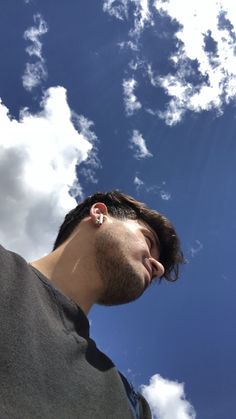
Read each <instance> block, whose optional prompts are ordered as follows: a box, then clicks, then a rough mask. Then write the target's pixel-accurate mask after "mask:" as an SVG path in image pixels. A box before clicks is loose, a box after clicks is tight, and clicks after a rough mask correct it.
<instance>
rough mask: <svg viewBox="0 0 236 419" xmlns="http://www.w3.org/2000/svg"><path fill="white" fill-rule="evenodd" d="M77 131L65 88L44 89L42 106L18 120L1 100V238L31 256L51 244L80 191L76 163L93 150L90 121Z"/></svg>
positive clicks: (27, 112) (31, 257)
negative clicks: (38, 110)
mask: <svg viewBox="0 0 236 419" xmlns="http://www.w3.org/2000/svg"><path fill="white" fill-rule="evenodd" d="M83 124H84V125H86V127H87V128H86V130H84V131H80V132H79V131H78V130H77V129H76V128H75V126H74V124H73V123H72V121H71V110H70V108H69V106H68V103H67V98H66V90H65V89H64V88H63V87H54V88H50V89H48V91H47V92H46V93H45V96H44V97H43V100H42V103H41V111H40V112H38V113H37V114H32V113H30V111H29V110H28V109H22V110H21V112H20V117H19V120H16V119H14V118H12V117H11V116H10V113H9V110H8V109H7V108H6V106H4V104H3V103H0V127H1V128H0V129H1V135H0V195H1V197H2V200H1V206H0V243H1V244H3V245H5V246H6V247H7V248H9V249H12V250H15V251H16V252H19V253H20V254H22V255H23V256H25V257H26V258H27V259H29V260H31V259H34V258H36V257H39V256H42V254H44V253H46V252H48V251H49V250H50V249H51V246H52V244H53V240H54V239H55V234H56V231H57V228H58V226H59V224H60V223H61V221H62V219H63V218H64V215H65V213H66V212H67V211H68V210H69V209H71V208H73V207H74V206H75V205H76V200H75V197H76V196H78V195H80V196H81V195H82V188H81V185H80V184H79V182H78V180H77V176H76V170H75V168H76V165H78V164H80V163H81V162H83V161H85V160H86V159H87V158H88V156H89V153H90V151H91V150H92V143H91V138H92V137H94V135H95V134H94V133H93V132H92V130H91V122H90V121H87V120H86V119H85V118H83Z"/></svg>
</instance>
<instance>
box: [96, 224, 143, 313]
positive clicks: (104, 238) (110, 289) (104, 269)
mask: <svg viewBox="0 0 236 419" xmlns="http://www.w3.org/2000/svg"><path fill="white" fill-rule="evenodd" d="M117 237H118V235H117V233H115V232H114V233H113V232H111V231H103V232H102V234H99V235H98V236H97V238H96V241H95V258H96V265H97V269H98V272H99V276H100V278H101V280H102V281H103V284H104V291H103V293H102V295H101V297H100V298H99V300H98V301H97V303H98V304H102V305H107V306H110V305H118V304H125V303H129V302H131V301H134V300H136V299H137V298H138V297H140V296H141V295H142V293H143V292H144V290H145V285H144V284H143V281H142V278H140V273H138V272H137V271H136V270H135V267H134V266H132V264H131V263H130V262H129V260H128V257H127V255H128V250H129V247H128V246H127V245H126V244H125V243H124V242H123V243H122V241H121V240H119V237H118V239H117Z"/></svg>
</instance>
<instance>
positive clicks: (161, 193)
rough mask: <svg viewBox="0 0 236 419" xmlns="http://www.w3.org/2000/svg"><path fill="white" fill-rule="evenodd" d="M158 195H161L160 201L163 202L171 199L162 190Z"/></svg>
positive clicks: (167, 193) (168, 194) (169, 195)
mask: <svg viewBox="0 0 236 419" xmlns="http://www.w3.org/2000/svg"><path fill="white" fill-rule="evenodd" d="M160 195H161V199H163V200H164V201H169V200H170V199H171V194H170V192H166V191H164V190H163V189H162V190H161V191H160Z"/></svg>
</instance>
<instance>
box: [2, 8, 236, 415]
mask: <svg viewBox="0 0 236 419" xmlns="http://www.w3.org/2000/svg"><path fill="white" fill-rule="evenodd" d="M68 4H69V5H68ZM235 15H236V14H235V6H234V5H233V2H231V1H229V0H224V2H223V1H214V0H213V1H212V2H211V4H210V5H209V7H208V10H206V8H205V2H203V1H195V0H193V1H192V2H187V1H186V0H185V1H184V0H175V1H174V0H169V1H161V0H156V1H153V0H149V1H148V0H120V1H119V0H117V1H113V0H103V1H102V0H100V1H93V2H82V1H79V0H71V1H70V2H69V3H66V2H64V1H61V0H60V1H51V2H48V1H46V0H40V1H39V0H28V1H26V0H25V1H24V0H11V1H2V4H1V14H0V46H1V48H0V51H1V57H2V58H1V73H0V98H1V104H0V130H1V133H0V192H1V196H2V200H1V208H0V241H1V243H2V244H3V245H5V246H6V247H7V248H9V249H12V250H15V251H17V252H18V253H20V254H22V255H23V256H25V257H26V258H27V259H28V260H31V259H33V258H36V257H39V256H41V255H43V254H45V253H47V252H48V251H50V247H51V245H52V243H53V240H54V238H55V235H56V231H57V228H58V226H59V225H60V222H61V220H62V218H63V216H64V214H65V213H66V211H67V210H68V209H70V208H72V207H73V206H75V203H76V201H75V198H76V197H77V199H80V197H83V196H86V195H88V194H91V193H94V192H95V191H98V190H110V189H113V188H119V189H121V190H123V191H124V192H126V193H129V194H131V195H133V196H135V197H136V198H137V199H139V200H141V201H143V202H146V204H147V205H149V206H151V207H153V208H155V209H157V210H159V211H160V212H163V213H165V214H166V215H167V216H168V217H169V218H170V219H171V220H172V221H173V223H174V224H175V226H176V228H177V231H178V232H179V235H180V237H181V242H182V246H183V249H184V253H185V256H186V258H187V260H188V263H187V264H186V265H185V266H184V267H183V269H182V271H181V278H180V280H179V281H178V282H177V283H175V284H168V283H165V282H163V283H162V284H161V285H157V286H156V285H155V286H152V287H151V288H150V289H149V290H148V291H147V292H146V294H145V295H144V296H143V297H142V298H141V299H140V300H139V301H136V302H134V303H132V304H129V305H125V306H120V307H113V308H103V307H95V308H93V309H92V311H91V313H90V315H89V318H90V321H91V331H92V336H93V337H94V339H95V340H96V342H97V344H98V346H99V347H100V348H102V349H103V350H104V351H105V352H106V353H107V354H108V355H109V356H110V357H111V358H112V359H113V360H114V361H115V362H116V364H117V366H118V367H119V369H120V370H121V371H122V372H123V373H124V374H125V375H126V376H127V377H128V378H129V379H130V380H131V381H132V383H133V384H134V386H135V387H136V388H139V387H140V386H145V387H142V389H143V391H144V395H145V396H146V397H147V398H148V399H149V401H150V404H151V406H152V410H153V415H154V418H159V419H175V418H176V419H177V418H178V419H189V418H191V419H192V418H195V417H197V418H199V419H222V418H226V419H234V417H235V413H234V411H235V406H234V387H235V377H236V366H235V365H236V363H235V353H236V339H235V337H234V335H235V334H234V329H233V319H234V317H235V315H236V307H235V291H236V285H235V283H234V278H235V265H234V259H235V243H234V242H235V232H236V221H235V195H234V187H233V184H234V175H235V156H236V143H235V115H236V109H235V99H236V70H235V69H236V53H235V51H236V19H235ZM150 380H151V381H150ZM165 401H167V403H165ZM177 414H178V415H179V416H177Z"/></svg>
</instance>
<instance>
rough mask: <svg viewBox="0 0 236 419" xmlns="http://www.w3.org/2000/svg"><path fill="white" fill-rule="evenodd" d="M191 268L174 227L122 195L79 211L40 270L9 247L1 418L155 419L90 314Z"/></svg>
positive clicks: (1, 306) (99, 197) (1, 252)
mask: <svg viewBox="0 0 236 419" xmlns="http://www.w3.org/2000/svg"><path fill="white" fill-rule="evenodd" d="M182 262H183V256H182V252H181V250H180V245H179V240H178V237H177V235H176V232H175V230H174V228H173V226H172V225H171V223H170V222H169V221H168V220H167V219H166V218H165V217H164V216H162V215H161V214H159V213H157V212H155V211H152V210H150V209H148V208H146V207H145V206H144V205H143V204H141V203H140V202H138V201H136V200H135V199H133V198H132V197H130V196H128V195H125V194H122V193H121V192H118V191H112V192H108V193H97V194H95V195H93V196H91V197H89V198H87V199H85V200H84V201H83V202H82V203H80V204H79V205H78V206H77V207H76V208H75V209H74V210H72V211H70V212H69V213H68V214H67V215H66V217H65V220H64V222H63V224H62V226H61V227H60V230H59V233H58V237H57V239H56V241H55V245H54V248H53V251H52V252H51V253H50V254H48V255H47V256H45V257H43V258H41V259H39V260H36V261H34V262H32V263H31V264H28V263H27V262H26V261H25V260H24V259H22V258H21V257H20V256H19V255H16V254H15V253H13V252H9V251H7V250H5V249H4V248H3V247H0V263H1V265H0V266H1V269H0V287H1V288H0V289H1V291H0V316H1V317H0V318H1V326H0V418H2V419H5V418H6V419H8V418H9V419H37V418H38V419H77V418H81V419H110V418H112V419H113V418H114V419H129V418H130V419H131V418H146V419H147V418H151V414H150V409H149V407H148V405H147V402H146V401H145V400H144V398H143V397H142V396H141V395H139V394H137V393H136V392H135V391H134V390H133V388H132V387H131V386H130V385H129V383H128V381H127V380H126V379H125V377H123V376H122V374H120V373H119V372H118V371H117V369H116V367H115V366H114V364H113V363H112V361H111V360H110V359H109V358H108V357H107V356H106V355H105V354H103V353H102V352H101V351H99V349H98V348H97V347H96V345H95V343H94V341H92V340H91V339H90V337H89V323H88V319H87V316H86V315H87V314H88V312H89V310H90V308H91V307H92V305H93V304H95V303H98V304H104V305H115V304H123V303H128V302H130V301H133V300H135V299H137V298H138V297H140V296H141V295H142V294H143V292H144V291H145V289H146V288H147V287H148V286H149V285H150V284H151V283H152V282H153V281H154V278H166V279H167V280H170V281H174V280H176V279H177V277H178V266H179V264H180V263H182Z"/></svg>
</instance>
